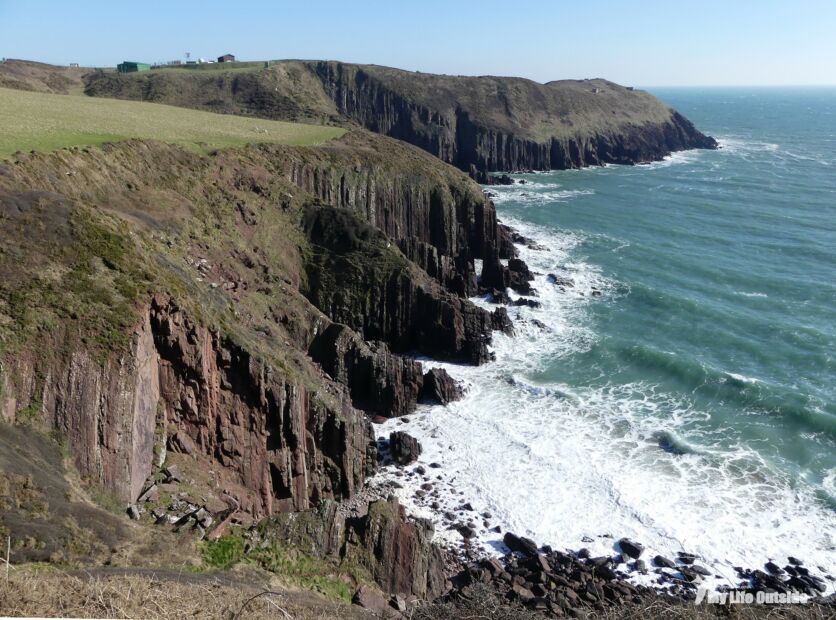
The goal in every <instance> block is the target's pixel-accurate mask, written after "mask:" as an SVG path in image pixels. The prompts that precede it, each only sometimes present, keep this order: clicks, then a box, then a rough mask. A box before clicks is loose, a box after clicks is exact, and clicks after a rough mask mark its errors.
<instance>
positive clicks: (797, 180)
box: [376, 88, 836, 590]
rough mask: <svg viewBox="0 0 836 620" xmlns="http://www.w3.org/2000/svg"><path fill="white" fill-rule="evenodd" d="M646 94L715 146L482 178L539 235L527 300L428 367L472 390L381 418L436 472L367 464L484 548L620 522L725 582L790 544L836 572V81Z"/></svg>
mask: <svg viewBox="0 0 836 620" xmlns="http://www.w3.org/2000/svg"><path fill="white" fill-rule="evenodd" d="M648 90H650V91H651V92H652V93H653V94H654V95H656V96H657V97H659V98H660V99H662V100H663V101H665V102H666V103H667V104H669V105H671V106H673V107H674V108H676V109H677V110H679V111H680V112H681V113H683V114H684V115H685V116H686V117H688V118H689V119H691V120H692V121H693V122H694V124H695V125H696V126H697V128H699V129H700V130H701V131H703V132H704V133H707V134H709V135H712V136H714V137H715V138H716V139H717V140H718V141H719V143H720V145H721V148H720V149H718V150H716V151H704V150H695V151H686V152H681V153H676V154H674V155H673V156H671V157H668V158H666V159H665V160H663V161H660V162H656V163H652V164H648V165H637V166H615V165H613V166H604V167H595V168H587V169H582V170H569V171H556V172H548V173H537V174H523V175H513V177H514V179H516V180H517V183H516V184H514V185H511V186H492V187H489V188H486V189H487V190H489V191H491V192H493V194H495V197H494V202H495V203H496V205H497V211H498V214H499V218H500V219H501V220H502V221H503V222H504V223H506V224H509V225H511V226H513V227H514V228H516V229H517V230H518V231H519V232H520V233H522V234H523V235H525V236H527V237H529V238H531V239H532V240H534V241H535V242H536V243H537V244H539V246H541V247H534V248H529V247H520V256H521V257H522V258H523V259H524V260H525V261H526V262H527V263H528V264H529V266H530V267H531V269H532V271H533V272H535V274H536V275H535V281H534V283H533V285H534V287H535V288H536V289H537V293H538V294H537V296H536V298H535V299H536V300H537V301H538V302H540V304H541V305H540V307H538V308H529V307H509V313H510V315H511V317H512V319H513V321H514V325H515V331H516V333H515V335H514V336H513V337H508V336H504V335H502V334H495V336H494V339H493V346H492V349H493V351H494V353H495V355H496V360H495V361H494V362H491V363H488V364H486V365H483V366H480V367H468V366H460V365H453V364H441V363H438V362H435V361H432V360H423V363H424V366H425V368H430V367H443V368H445V369H447V370H448V372H449V373H450V374H451V375H452V376H453V377H454V378H456V379H458V380H459V381H461V382H462V383H463V385H464V386H465V389H466V395H465V397H464V398H463V399H462V400H460V401H458V402H455V403H452V404H450V405H448V406H446V407H445V406H426V405H423V406H420V407H419V409H418V411H417V412H416V413H415V415H412V416H409V418H408V421H406V422H404V421H403V420H397V419H395V420H391V421H389V422H387V423H386V424H384V425H381V426H378V427H376V430H377V433H378V435H379V436H380V437H381V438H383V437H386V436H387V435H388V433H389V432H390V431H392V430H396V429H397V430H406V431H407V432H409V433H411V434H413V435H415V436H416V437H418V439H419V441H420V442H421V444H422V446H423V454H422V455H421V458H420V459H419V462H418V463H417V464H416V466H419V465H420V466H423V467H424V468H425V469H426V470H427V472H428V473H427V474H426V475H425V476H419V475H413V476H409V475H406V476H404V475H403V472H401V474H400V476H398V475H397V472H396V471H395V470H394V469H392V468H389V469H387V470H384V472H383V473H382V474H381V477H382V478H387V477H389V478H390V479H392V480H397V482H398V486H399V487H400V488H398V490H397V494H398V495H399V496H400V497H401V499H402V501H403V502H404V503H405V504H406V505H407V508H408V509H409V510H410V511H411V512H412V513H413V514H415V515H417V516H425V517H427V518H430V519H433V520H434V521H435V522H436V529H437V536H438V537H439V539H440V540H442V541H447V542H448V543H449V544H457V543H460V542H461V536H460V535H459V534H458V532H456V531H455V530H453V529H450V527H449V526H450V523H449V520H448V519H445V518H444V517H443V516H442V515H443V513H444V512H445V511H452V512H453V513H454V514H456V516H457V520H458V521H460V522H468V521H470V522H471V524H473V525H476V526H477V527H476V529H477V531H478V536H479V539H478V540H479V542H478V543H476V544H477V545H480V546H481V547H482V548H483V551H484V552H485V553H494V554H502V553H504V552H505V551H506V550H505V549H504V547H503V545H502V536H503V533H504V532H505V531H508V530H510V531H513V532H515V533H517V534H520V535H525V536H528V537H530V538H532V539H534V540H536V541H537V542H538V543H540V544H548V545H550V546H552V547H553V548H555V549H568V550H577V549H579V548H582V547H586V548H588V549H589V550H590V552H591V553H592V554H593V555H602V554H611V555H612V554H614V553H616V547H615V542H616V541H617V540H618V539H619V538H621V537H623V536H626V537H629V538H631V539H633V540H636V541H639V542H640V543H642V544H644V545H645V546H646V547H647V551H646V552H645V555H644V556H643V557H644V559H646V560H649V559H650V558H652V557H653V556H654V555H656V554H657V553H658V554H661V555H663V556H666V557H671V558H673V557H675V555H676V553H677V552H678V551H687V552H692V553H695V554H697V555H698V556H699V559H698V563H701V564H702V565H704V566H706V567H709V568H710V569H711V572H712V574H713V577H712V578H711V579H710V580H709V581H710V582H711V583H713V584H716V585H722V584H737V583H738V581H739V579H738V578H737V576H736V573H735V570H734V568H733V567H735V566H743V567H748V568H763V564H764V562H766V561H768V560H770V559H771V560H774V561H776V562H777V563H779V564H781V565H783V564H784V563H786V561H787V558H788V556H795V557H797V558H799V559H801V560H802V561H803V562H804V563H805V565H806V566H808V567H810V569H811V570H812V572H813V573H814V574H819V575H822V576H823V575H825V574H830V575H831V576H834V577H836V88H805V89H772V88H747V89H740V88H677V89H667V88H655V89H648ZM555 281H557V282H565V283H564V284H563V286H559V285H556V284H555V283H554V282H555ZM512 297H516V295H513V294H512ZM474 301H476V302H477V303H479V304H480V305H483V306H485V307H487V308H492V307H493V306H491V305H490V304H489V303H488V302H487V301H486V300H483V299H475V300H474ZM431 464H432V465H435V466H438V465H440V467H429V466H430V465H431ZM416 466H413V468H414V467H416ZM427 481H429V482H430V483H431V484H433V488H434V490H433V492H432V493H431V494H428V495H426V496H425V497H424V498H420V497H417V496H416V491H417V490H418V488H419V486H420V484H424V483H426V482H427ZM418 495H421V494H420V493H419V494H418ZM432 502H437V504H436V508H435V509H432V508H431V507H430V504H431V503H432ZM464 503H469V504H470V505H471V507H472V508H473V510H472V511H467V510H464V509H462V508H461V506H462V505H463V504H464ZM496 526H499V528H500V530H501V531H500V532H496V531H493V529H492V528H495V527H496ZM622 568H623V567H622ZM652 577H655V576H654V575H653V574H652V573H651V576H650V577H648V579H650V578H652ZM828 583H829V584H830V588H831V590H832V589H833V586H834V583H833V582H832V581H830V582H828Z"/></svg>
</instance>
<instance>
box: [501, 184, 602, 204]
mask: <svg viewBox="0 0 836 620" xmlns="http://www.w3.org/2000/svg"><path fill="white" fill-rule="evenodd" d="M508 187H509V188H510V187H513V189H502V190H498V191H495V192H494V193H495V196H494V198H493V201H494V202H495V203H496V204H502V203H505V202H514V203H517V204H523V205H530V204H538V205H539V204H547V203H555V202H559V203H565V202H569V201H571V200H574V199H575V198H579V197H581V196H591V195H592V194H594V193H595V192H594V191H593V190H589V189H572V190H552V191H536V190H535V191H532V190H531V189H529V188H528V186H527V185H513V186H508Z"/></svg>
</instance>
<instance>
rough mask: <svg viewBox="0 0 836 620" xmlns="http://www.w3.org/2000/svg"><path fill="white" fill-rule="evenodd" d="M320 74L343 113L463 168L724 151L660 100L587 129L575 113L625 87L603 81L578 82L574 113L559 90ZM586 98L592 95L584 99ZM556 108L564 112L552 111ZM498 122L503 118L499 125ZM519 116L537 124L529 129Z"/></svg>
mask: <svg viewBox="0 0 836 620" xmlns="http://www.w3.org/2000/svg"><path fill="white" fill-rule="evenodd" d="M311 66H312V68H313V70H314V71H315V72H316V74H317V75H318V76H319V78H320V79H321V80H322V84H323V87H324V89H325V92H326V93H327V94H328V96H329V97H330V98H331V99H332V100H333V101H334V103H335V104H336V106H337V110H338V111H339V112H340V113H342V114H344V115H345V116H347V117H349V118H351V119H352V120H355V121H357V122H358V123H360V124H361V125H362V126H363V127H366V128H367V129H370V130H372V131H375V132H378V133H382V134H385V135H388V136H391V137H393V138H398V139H400V140H403V141H405V142H409V143H411V144H414V145H416V146H418V147H420V148H422V149H424V150H426V151H428V152H430V153H432V154H434V155H436V156H437V157H439V158H440V159H442V160H443V161H446V162H449V163H451V164H453V165H455V166H457V167H458V168H460V169H462V170H470V168H471V167H474V168H475V169H476V170H478V171H487V170H505V171H513V170H530V169H533V170H549V169H558V170H561V169H566V168H579V167H584V166H593V165H601V164H607V163H614V164H633V163H641V162H648V161H654V160H658V159H661V158H662V157H665V156H666V155H670V154H671V153H672V152H674V151H681V150H685V149H691V148H716V147H717V143H716V141H715V140H714V139H713V138H709V137H707V136H705V135H703V134H701V133H700V132H699V131H697V129H696V128H695V127H694V125H693V124H692V123H691V122H690V121H689V120H688V119H686V118H685V117H683V116H682V115H681V114H679V113H678V112H676V111H673V110H667V112H665V111H664V109H663V111H661V112H660V111H659V110H657V109H653V108H657V107H661V104H660V103H659V102H658V101H656V100H655V99H653V98H652V97H645V100H644V104H645V105H647V106H648V107H650V108H651V110H650V112H651V113H652V114H650V115H648V117H647V118H643V117H642V115H638V116H637V117H636V118H635V119H632V118H631V119H629V120H628V121H627V122H623V123H619V124H613V123H612V122H611V121H610V119H609V118H605V121H603V122H599V123H596V122H595V120H594V119H592V122H590V123H588V124H585V125H581V126H577V125H580V123H576V121H574V120H572V119H570V118H569V116H570V114H572V113H577V112H580V113H581V114H583V113H584V111H585V108H590V107H595V108H597V107H598V106H597V104H598V103H599V101H598V100H600V99H603V98H604V97H605V96H606V95H604V94H602V91H603V90H604V89H606V90H608V91H613V90H617V89H619V87H616V86H615V85H613V84H610V83H608V82H604V81H602V80H586V81H585V82H587V83H588V85H587V86H586V88H585V89H580V88H575V84H572V85H571V88H572V90H573V91H576V92H573V93H572V94H573V95H575V97H576V99H575V100H574V101H573V102H571V103H572V104H574V106H575V107H576V108H577V109H572V108H571V105H570V102H564V101H562V100H561V99H562V97H563V95H564V94H563V93H562V92H560V90H559V89H560V85H558V83H551V84H547V85H534V83H529V84H527V85H526V86H527V88H526V89H520V90H515V89H514V85H513V84H512V85H510V86H507V87H506V85H505V84H501V83H500V84H499V85H498V86H494V87H493V89H491V86H493V85H489V86H487V87H482V86H481V85H478V84H477V83H478V81H479V80H483V81H485V82H487V81H488V80H490V81H493V82H497V81H499V80H501V79H502V78H458V79H454V78H448V77H447V76H430V77H429V78H428V77H427V76H425V75H420V76H416V75H414V74H412V75H411V74H409V73H407V72H398V71H397V70H393V69H387V68H377V67H365V66H357V65H349V64H345V63H336V62H319V63H315V64H314V63H312V65H311ZM433 77H436V78H438V79H437V80H433V79H432V78H433ZM410 79H411V80H413V81H416V82H418V85H417V88H418V89H420V88H421V86H424V87H425V88H426V89H433V88H434V87H435V88H436V89H439V90H441V93H439V94H438V95H432V94H430V95H427V94H426V93H419V92H416V91H417V89H415V88H412V87H410V86H408V85H406V82H408V81H409V80H410ZM564 87H565V88H569V85H568V84H566V85H564ZM456 89H460V90H456ZM482 89H487V90H488V92H487V93H486V94H487V98H486V99H482V101H475V100H474V99H475V98H476V96H478V93H481V91H482ZM445 91H446V92H445ZM450 91H452V92H450ZM474 91H475V92H474ZM620 91H623V92H619V96H620V97H622V98H624V99H628V100H629V99H631V98H633V97H635V91H633V90H632V89H629V90H628V89H620ZM430 92H431V91H430ZM459 92H460V93H461V94H459ZM580 93H583V95H584V96H583V97H578V96H577V95H578V94H580ZM608 94H609V93H608ZM543 100H545V103H544V102H543ZM631 105H632V102H629V101H628V102H626V103H625V104H624V106H620V105H619V102H618V101H616V100H613V101H612V102H608V103H607V106H606V107H610V108H611V110H608V111H610V112H611V114H618V115H625V116H626V115H627V112H625V109H626V110H628V111H629V110H630V106H631ZM539 106H543V107H545V108H546V114H549V113H554V116H558V117H560V118H561V121H559V122H557V123H555V126H551V125H550V124H549V123H543V122H542V121H541V119H538V118H537V115H538V113H539V112H540V110H537V109H536V108H537V107H539ZM555 107H556V108H558V109H557V110H552V109H551V108H555ZM515 108H518V110H515ZM519 108H523V109H522V110H519ZM528 108H530V109H528ZM595 112H596V113H599V112H600V111H599V110H597V109H596V110H595ZM497 116H499V117H500V120H496V117H497ZM519 117H528V118H527V119H526V120H527V122H528V123H529V126H527V125H526V124H523V122H521V121H522V120H523V119H522V118H519ZM532 117H534V118H532ZM538 124H540V125H545V126H544V127H541V128H540V135H539V136H535V135H532V132H531V127H530V125H538Z"/></svg>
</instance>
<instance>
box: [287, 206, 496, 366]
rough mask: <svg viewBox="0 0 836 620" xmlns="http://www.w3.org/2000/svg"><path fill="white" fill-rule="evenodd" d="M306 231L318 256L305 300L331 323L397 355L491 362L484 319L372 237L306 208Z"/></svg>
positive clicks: (348, 218) (345, 215)
mask: <svg viewBox="0 0 836 620" xmlns="http://www.w3.org/2000/svg"><path fill="white" fill-rule="evenodd" d="M304 229H305V231H306V233H307V235H308V238H309V239H310V240H311V242H312V243H313V244H315V245H316V246H317V248H318V249H319V253H318V254H317V255H316V256H313V257H312V258H311V260H309V261H308V262H307V263H306V269H307V273H308V278H307V281H308V285H307V287H306V288H305V289H304V293H305V295H306V296H307V297H308V298H309V299H310V300H311V302H312V303H314V305H316V306H317V307H318V308H319V309H321V310H322V311H323V312H325V313H326V314H327V315H328V316H329V317H331V318H332V319H333V320H335V321H337V322H339V323H344V324H346V325H348V326H349V327H351V328H352V329H354V330H356V331H357V332H358V333H360V334H361V335H362V337H363V338H364V339H366V340H383V341H386V342H387V343H389V345H390V346H391V347H392V349H393V350H394V351H396V352H404V353H405V352H409V351H419V352H421V353H424V354H426V355H429V356H432V357H437V358H441V359H447V360H452V361H463V362H468V363H471V364H480V363H483V362H485V361H487V360H488V359H490V354H489V352H488V349H487V345H488V343H489V341H490V332H491V330H492V325H493V322H492V319H491V315H490V313H489V312H487V311H486V310H483V309H481V308H479V307H477V306H475V305H474V304H472V303H471V302H470V301H468V300H466V299H463V298H461V297H458V296H456V295H453V294H451V293H448V292H447V291H445V290H443V289H442V288H441V287H440V286H438V285H437V284H436V283H435V282H433V281H432V280H430V279H429V278H428V277H427V276H426V275H425V274H424V275H422V273H423V272H420V271H419V270H417V269H415V268H414V266H413V265H411V264H410V263H409V262H408V261H407V260H406V259H405V258H404V257H403V255H402V254H400V253H399V252H397V251H396V250H395V249H394V248H391V247H389V245H388V242H387V240H386V237H385V236H383V235H382V234H381V233H380V232H379V231H378V230H376V229H375V228H372V227H371V226H369V225H368V224H366V223H364V222H362V221H361V220H358V219H357V218H355V217H354V216H353V215H352V214H351V213H350V212H348V211H346V210H342V209H334V208H328V207H312V208H310V209H309V210H308V212H307V214H306V220H305V224H304Z"/></svg>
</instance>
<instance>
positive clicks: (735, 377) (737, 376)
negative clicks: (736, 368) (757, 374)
mask: <svg viewBox="0 0 836 620" xmlns="http://www.w3.org/2000/svg"><path fill="white" fill-rule="evenodd" d="M725 374H726V377H728V378H729V379H731V380H732V381H734V382H737V383H749V384H751V383H758V379H756V378H754V377H747V376H746V375H740V374H737V373H736V372H727V373H725Z"/></svg>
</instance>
